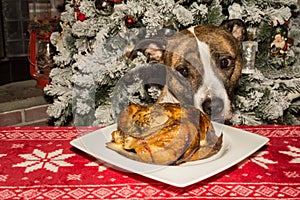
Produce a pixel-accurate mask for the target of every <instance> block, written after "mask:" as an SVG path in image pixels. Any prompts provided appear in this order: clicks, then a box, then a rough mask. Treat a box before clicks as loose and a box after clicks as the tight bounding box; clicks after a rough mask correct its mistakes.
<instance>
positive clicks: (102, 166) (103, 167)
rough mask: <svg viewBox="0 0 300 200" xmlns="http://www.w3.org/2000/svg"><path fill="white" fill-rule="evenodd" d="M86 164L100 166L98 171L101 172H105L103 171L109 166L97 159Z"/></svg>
mask: <svg viewBox="0 0 300 200" xmlns="http://www.w3.org/2000/svg"><path fill="white" fill-rule="evenodd" d="M84 166H87V167H98V171H99V172H103V171H105V170H107V168H106V167H105V166H104V165H103V164H102V163H101V162H100V161H99V160H96V161H93V162H89V163H87V164H85V165H84Z"/></svg>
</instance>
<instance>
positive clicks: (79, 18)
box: [74, 8, 86, 22]
mask: <svg viewBox="0 0 300 200" xmlns="http://www.w3.org/2000/svg"><path fill="white" fill-rule="evenodd" d="M74 11H75V13H76V17H77V19H78V20H79V21H81V22H83V21H84V20H85V19H86V16H85V14H83V13H82V12H80V10H79V9H78V8H75V9H74Z"/></svg>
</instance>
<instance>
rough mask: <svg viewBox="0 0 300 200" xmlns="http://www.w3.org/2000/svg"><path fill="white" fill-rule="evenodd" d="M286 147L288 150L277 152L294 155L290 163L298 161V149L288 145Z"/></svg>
mask: <svg viewBox="0 0 300 200" xmlns="http://www.w3.org/2000/svg"><path fill="white" fill-rule="evenodd" d="M287 147H288V148H289V149H290V151H279V152H280V153H283V154H286V155H289V156H292V157H294V159H292V160H291V161H290V163H300V149H299V148H297V147H293V146H290V145H288V146H287Z"/></svg>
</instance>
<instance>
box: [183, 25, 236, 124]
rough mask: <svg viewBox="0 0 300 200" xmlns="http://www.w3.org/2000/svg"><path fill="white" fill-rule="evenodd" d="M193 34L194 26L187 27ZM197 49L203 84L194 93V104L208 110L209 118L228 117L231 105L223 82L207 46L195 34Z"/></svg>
mask: <svg viewBox="0 0 300 200" xmlns="http://www.w3.org/2000/svg"><path fill="white" fill-rule="evenodd" d="M189 31H191V32H192V33H193V34H194V27H191V28H189ZM195 38H196V40H197V45H198V51H199V54H200V59H201V62H202V66H203V74H202V78H203V84H202V85H200V87H199V88H198V89H197V91H196V92H195V95H194V105H195V107H196V108H198V109H200V110H202V111H203V112H210V113H209V114H210V116H211V118H212V119H213V120H214V119H215V120H216V121H221V120H225V119H230V118H231V117H232V116H231V105H230V100H229V97H228V94H227V92H226V90H225V87H224V84H223V82H222V80H221V79H220V77H219V75H217V74H216V72H215V70H214V69H216V64H215V63H214V61H213V60H212V58H211V55H210V50H209V46H208V45H207V44H206V43H204V42H201V41H200V40H199V39H198V38H197V37H196V35H195ZM205 103H209V104H211V105H210V108H208V109H210V110H209V111H204V109H203V106H205Z"/></svg>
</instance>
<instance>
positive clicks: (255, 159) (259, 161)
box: [251, 151, 277, 169]
mask: <svg viewBox="0 0 300 200" xmlns="http://www.w3.org/2000/svg"><path fill="white" fill-rule="evenodd" d="M268 153H269V152H268V151H261V152H259V153H257V154H256V156H255V157H253V158H251V161H252V162H254V163H256V164H258V165H259V166H261V167H263V168H265V169H269V167H268V166H267V164H276V163H277V162H276V161H273V160H269V159H266V158H264V155H265V154H268Z"/></svg>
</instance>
